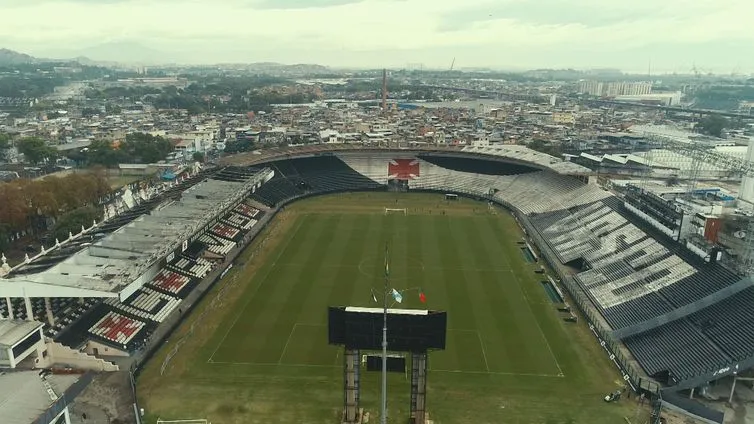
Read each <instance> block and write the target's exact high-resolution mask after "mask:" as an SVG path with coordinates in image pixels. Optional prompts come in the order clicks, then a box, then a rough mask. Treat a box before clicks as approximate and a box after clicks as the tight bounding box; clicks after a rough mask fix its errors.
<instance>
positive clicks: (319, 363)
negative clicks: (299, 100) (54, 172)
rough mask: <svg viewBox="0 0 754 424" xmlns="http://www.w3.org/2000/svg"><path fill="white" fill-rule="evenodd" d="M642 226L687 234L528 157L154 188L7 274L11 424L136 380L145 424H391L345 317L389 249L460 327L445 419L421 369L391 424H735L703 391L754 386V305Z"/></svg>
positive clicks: (221, 173) (462, 154)
mask: <svg viewBox="0 0 754 424" xmlns="http://www.w3.org/2000/svg"><path fill="white" fill-rule="evenodd" d="M641 214H644V215H648V214H651V215H652V216H658V215H662V216H664V217H665V218H664V219H663V221H662V223H663V224H665V225H666V226H667V225H672V224H673V222H674V211H672V210H669V211H665V210H663V209H662V205H657V204H653V203H651V198H650V197H647V196H644V195H643V194H641V193H639V194H636V196H635V198H632V197H631V196H628V195H627V196H622V197H617V196H616V195H614V194H612V193H611V192H608V191H606V190H603V189H602V188H600V187H599V186H597V185H596V184H595V183H594V176H593V175H591V172H590V171H589V170H588V169H587V168H584V167H582V166H579V165H577V164H574V163H570V162H566V161H562V160H560V159H557V158H554V157H551V156H549V155H545V154H543V153H538V152H535V151H533V150H529V149H527V148H525V147H522V146H499V147H471V146H441V147H439V146H421V145H412V146H403V147H392V148H390V147H365V146H353V145H346V144H333V145H322V144H320V145H311V146H293V147H284V148H282V147H281V148H275V149H269V150H264V151H260V152H255V153H250V154H241V155H237V156H233V157H229V158H227V159H226V160H225V163H223V164H222V165H221V166H218V167H214V168H208V169H189V170H185V171H184V172H182V173H178V174H177V179H176V181H175V182H173V183H170V184H168V185H166V186H164V187H157V188H155V187H151V188H145V187H137V186H134V187H130V188H129V189H127V190H125V191H124V192H122V193H121V194H120V196H119V197H117V198H114V199H112V201H110V202H109V203H108V205H107V206H106V214H105V216H106V218H107V219H106V220H105V221H103V222H101V223H93V225H92V227H91V228H89V229H86V228H82V230H81V232H80V233H79V234H75V235H74V234H71V235H70V236H69V238H68V240H65V241H58V242H57V243H56V245H55V246H53V247H51V248H49V249H46V250H43V251H42V252H40V253H39V254H38V255H35V256H33V257H27V258H26V260H25V261H24V263H22V264H20V265H18V266H16V267H14V268H10V267H9V266H7V264H4V265H3V266H4V268H3V271H2V274H3V275H4V277H3V278H2V279H0V297H4V298H5V299H6V301H5V302H0V313H2V316H3V317H5V318H6V319H4V320H2V321H0V324H1V325H2V326H1V327H0V344H2V347H3V354H2V356H0V361H1V362H2V366H3V367H6V368H9V369H13V370H15V371H16V372H14V373H12V374H13V378H14V380H13V381H12V382H11V381H9V380H8V379H7V378H6V379H5V380H3V379H0V391H3V392H5V393H6V395H5V398H6V399H13V402H15V403H13V406H10V405H11V404H10V403H8V402H6V403H5V404H4V406H3V405H0V414H2V416H5V417H14V420H15V421H8V422H11V423H13V424H15V422H19V423H20V422H30V421H31V422H35V423H41V424H47V423H53V422H55V423H58V422H69V415H70V412H69V405H70V404H71V403H72V402H75V398H76V395H77V394H79V393H81V391H83V390H85V388H86V385H87V384H89V383H90V382H91V381H92V380H93V379H94V378H95V377H94V373H103V372H123V371H128V372H129V373H130V375H131V376H132V379H131V382H132V390H133V392H134V399H133V402H134V405H133V409H134V410H135V411H138V413H137V414H135V415H137V417H136V419H137V420H138V422H145V423H150V424H151V423H154V422H158V420H160V422H167V421H163V420H179V419H192V420H197V421H196V422H210V421H211V422H215V423H217V422H239V423H240V422H339V421H341V420H343V419H344V415H343V410H344V405H348V404H349V402H350V405H352V406H353V405H356V406H357V409H358V410H359V415H360V417H361V418H360V419H361V420H363V421H364V422H365V421H366V418H365V417H368V416H369V415H371V417H372V419H374V418H375V416H376V415H377V414H378V412H379V408H378V403H379V394H378V386H379V383H378V376H377V375H376V374H379V373H372V372H370V370H369V369H368V367H367V365H366V364H364V365H360V364H359V363H358V362H357V363H356V364H357V365H356V368H359V369H360V371H359V372H358V373H357V374H356V375H358V376H359V378H361V379H362V381H361V392H360V394H359V396H357V400H356V401H355V403H354V401H353V400H350V401H349V397H348V387H345V389H344V381H345V380H347V379H348V378H349V376H348V374H347V372H344V369H346V368H348V367H347V366H346V367H344V361H348V359H347V353H348V352H347V349H346V350H343V349H341V348H340V347H338V346H334V345H331V344H329V343H328V328H327V325H328V321H327V308H328V307H332V306H344V307H345V306H355V307H370V306H375V305H374V303H373V302H372V301H373V299H372V295H373V288H374V287H378V286H379V284H381V281H382V280H381V279H382V268H383V267H385V265H384V263H385V257H384V255H383V250H384V249H385V246H386V245H388V246H390V254H389V257H390V267H391V272H390V278H391V284H394V285H395V286H397V287H398V288H399V289H401V290H403V292H404V298H405V299H404V301H403V303H402V305H401V307H402V308H407V309H413V310H426V309H429V310H430V312H431V311H435V310H437V311H446V312H447V320H448V321H447V329H446V331H445V335H444V336H445V340H446V346H445V349H438V350H436V351H432V350H430V352H429V353H428V354H427V361H428V366H427V376H426V379H425V380H424V383H423V384H426V387H425V388H426V393H425V394H426V411H422V414H421V416H418V417H417V416H416V415H414V414H413V413H414V412H415V411H414V406H415V405H414V404H413V403H412V402H410V401H409V398H410V396H409V392H411V394H412V395H413V394H415V391H416V390H419V389H416V388H415V387H414V385H413V383H409V380H412V381H413V379H414V376H409V375H408V371H407V370H406V368H405V366H404V367H403V368H402V369H401V372H393V373H390V376H389V387H390V394H389V399H388V403H389V408H390V409H389V411H390V412H389V418H390V421H391V422H398V421H402V420H408V419H409V418H410V419H412V420H413V422H422V423H423V422H429V421H430V420H432V421H436V422H439V423H442V422H527V423H528V422H553V423H555V422H625V421H624V418H626V417H631V418H633V417H635V416H636V417H638V416H639V411H638V410H637V405H640V406H641V409H642V410H643V412H642V413H644V412H646V414H647V417H646V418H642V419H641V420H638V419H637V420H636V421H633V422H650V419H652V421H651V422H659V414H660V412H659V411H660V410H672V411H676V412H678V413H681V414H684V415H687V416H690V417H693V418H696V419H699V420H701V422H723V414H722V413H721V412H719V411H717V410H716V409H714V408H712V407H710V406H708V405H707V404H704V403H700V402H697V401H696V400H694V396H695V393H694V392H695V391H699V392H702V393H703V392H705V391H706V390H707V389H708V388H709V387H710V385H714V384H715V382H717V381H720V380H722V379H731V378H733V382H734V384H733V387H732V388H731V396H732V391H733V390H735V381H736V379H737V378H740V379H742V380H744V381H745V379H746V378H748V377H746V375H747V371H748V370H749V369H750V368H751V367H752V363H753V360H754V339H753V338H752V332H751V331H750V330H749V329H748V328H747V327H748V325H749V323H750V322H751V320H752V317H753V316H754V315H752V314H753V312H752V305H754V289H752V288H751V284H750V280H749V279H748V278H745V277H742V276H741V275H739V274H737V273H735V272H733V271H731V270H729V269H728V268H726V267H724V266H723V265H721V264H719V263H717V262H716V261H715V260H710V258H709V256H708V257H707V259H705V258H703V257H700V255H699V254H698V253H695V252H694V251H693V249H692V248H691V247H689V246H685V245H682V244H679V243H675V242H673V240H672V239H671V238H669V237H668V236H667V234H666V233H665V232H663V231H662V230H661V229H659V228H660V226H658V225H650V224H647V219H642V218H641V217H642V215H641ZM668 223H669V224H668ZM419 293H421V294H422V296H424V295H426V299H424V300H425V301H424V302H422V301H421V300H420V297H419ZM367 356H368V355H367ZM361 368H363V369H361ZM35 369H36V370H38V369H50V370H52V371H51V372H50V373H45V374H40V373H38V372H36V371H32V370H35ZM412 369H413V368H412ZM61 370H67V371H66V372H62V371H61ZM73 371H81V372H84V371H85V373H75V372H73ZM351 377H353V376H351ZM40 380H41V382H42V383H41V384H39V382H40ZM51 385H52V386H51ZM38 386H39V387H43V389H42V390H41V391H40V390H38ZM346 386H347V385H346ZM409 386H411V387H409ZM18 387H23V390H18V389H17V388H18ZM48 387H53V388H51V389H50V390H49V391H48V390H47V388H48ZM55 388H58V389H57V390H56V389H55ZM302 389H304V390H302ZM616 391H617V392H619V393H621V394H623V395H624V396H627V397H629V398H632V397H635V398H638V399H642V401H643V400H646V402H641V403H637V402H631V403H627V402H623V403H621V402H604V401H603V398H604V397H605V395H606V394H613V393H615V392H616ZM10 393H12V395H11V394H10ZM53 395H54V396H53ZM543 399H547V402H544V401H543ZM18 405H23V407H19V406H18ZM424 412H426V415H425V414H424ZM203 420H206V421H203ZM4 422H6V421H4Z"/></svg>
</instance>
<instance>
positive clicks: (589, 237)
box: [530, 198, 754, 387]
mask: <svg viewBox="0 0 754 424" xmlns="http://www.w3.org/2000/svg"><path fill="white" fill-rule="evenodd" d="M530 220H531V222H532V223H533V224H534V226H535V227H536V228H537V229H538V231H539V232H540V234H542V236H543V239H544V240H546V242H547V243H548V245H549V247H550V248H551V249H552V250H553V251H554V252H555V253H556V255H557V256H558V259H559V260H560V262H561V263H563V264H567V263H569V262H572V261H574V260H575V259H580V260H583V265H582V268H584V269H583V270H582V271H581V272H578V273H577V274H576V275H575V280H576V281H577V282H578V283H579V284H580V285H581V287H582V289H583V290H584V292H585V293H586V294H587V295H588V296H589V297H590V298H591V299H592V302H593V304H594V306H595V308H596V309H597V310H598V311H599V312H600V313H601V314H602V315H603V317H604V318H605V320H606V321H607V322H608V324H609V325H610V326H611V328H612V329H613V330H618V332H617V333H618V334H619V333H620V331H619V330H621V329H625V328H628V327H632V326H633V327H636V326H637V325H638V324H639V323H646V322H648V321H652V320H653V319H655V318H658V317H663V319H662V320H658V322H657V323H656V324H664V325H652V326H648V327H647V328H645V329H644V331H641V332H638V333H635V332H633V331H632V333H634V334H631V335H630V336H629V337H626V338H625V339H624V343H625V345H626V346H627V347H628V349H629V350H630V351H631V353H632V354H633V355H634V356H635V357H636V359H637V360H638V362H639V364H640V365H641V366H642V367H643V368H644V370H645V372H646V373H647V374H648V375H650V376H653V377H655V378H657V379H658V380H660V381H662V382H663V383H665V384H668V385H671V386H674V385H675V386H677V385H680V384H682V383H687V384H695V383H694V381H697V380H698V379H700V378H701V379H702V380H703V379H704V378H705V376H707V377H706V378H709V379H711V374H712V373H714V372H715V371H718V370H720V369H724V368H726V367H727V366H728V365H731V364H734V363H735V362H737V361H741V360H744V359H746V358H747V356H746V354H743V353H742V352H746V351H747V350H746V349H747V348H744V347H741V346H748V355H749V357H750V356H751V353H752V352H754V346H752V345H751V344H750V343H749V344H748V345H747V343H742V344H737V343H735V342H731V341H733V340H737V339H742V341H744V342H746V340H747V337H746V336H744V335H742V334H740V331H737V330H736V328H735V327H734V326H730V325H727V326H726V325H725V322H726V320H725V319H723V318H721V316H720V314H721V312H719V311H724V310H725V309H720V308H721V307H722V306H723V305H726V306H729V307H730V308H735V307H736V306H737V305H739V304H740V303H738V302H743V303H744V304H745V302H746V301H747V300H753V299H751V298H750V297H749V296H750V294H749V293H750V292H752V290H751V289H746V290H744V291H743V292H742V293H741V294H740V295H738V296H736V297H735V298H725V297H720V298H718V299H716V300H717V301H719V303H717V304H712V305H709V304H707V305H703V306H705V307H703V308H702V309H701V310H699V311H698V312H695V313H693V312H694V311H693V310H691V312H692V313H691V314H690V315H688V316H685V317H684V316H680V317H679V318H678V319H672V320H670V321H671V322H667V321H668V320H667V319H665V317H667V316H668V315H669V314H673V313H674V312H677V311H678V310H680V309H682V308H684V307H687V306H688V305H693V304H694V303H695V302H699V301H700V300H702V299H710V296H711V295H714V294H715V293H716V292H718V291H721V290H723V289H725V288H727V287H729V286H731V285H733V284H735V283H736V282H738V281H739V280H740V277H738V276H737V275H736V274H735V273H733V272H732V271H729V270H727V269H726V268H724V267H722V266H719V265H715V264H708V263H705V262H703V261H702V260H700V259H699V257H698V256H695V255H693V254H692V253H691V252H690V251H688V250H686V249H685V248H683V247H682V246H681V245H678V244H674V243H672V241H669V240H668V239H667V238H665V237H664V236H662V235H661V234H660V233H659V231H658V229H657V228H653V227H652V226H650V225H647V224H646V223H645V222H644V221H642V220H639V219H636V217H635V216H633V215H632V214H631V213H629V212H628V211H626V210H625V209H623V208H622V202H621V201H620V200H619V199H617V198H606V199H603V201H600V202H594V203H590V204H587V205H584V206H580V207H579V206H577V207H572V208H570V209H565V210H559V211H553V212H552V213H544V214H541V215H535V216H531V217H530ZM734 299H735V300H734ZM744 316H745V315H742V318H743V317H744ZM705 317H708V318H705ZM661 321H665V322H667V323H663V322H661ZM718 322H719V323H721V324H719V325H711V323H718ZM734 346H735V347H734ZM692 387H693V386H692Z"/></svg>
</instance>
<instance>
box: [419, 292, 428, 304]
mask: <svg viewBox="0 0 754 424" xmlns="http://www.w3.org/2000/svg"><path fill="white" fill-rule="evenodd" d="M419 301H420V302H421V303H427V296H425V295H424V292H419Z"/></svg>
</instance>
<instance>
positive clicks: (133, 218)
mask: <svg viewBox="0 0 754 424" xmlns="http://www.w3.org/2000/svg"><path fill="white" fill-rule="evenodd" d="M592 179H593V177H592V176H591V173H590V171H589V170H588V169H587V168H584V167H582V166H580V165H577V164H574V163H570V162H566V161H562V160H560V159H557V158H554V157H552V156H549V155H545V154H542V153H538V152H535V151H532V150H530V149H527V148H525V147H522V146H499V147H471V146H436V145H424V146H411V147H408V148H400V149H398V148H374V147H365V146H351V145H344V144H332V145H308V146H293V147H286V148H276V149H270V150H266V151H263V152H258V153H255V154H242V155H237V156H234V157H231V158H229V159H228V161H227V162H226V163H225V164H224V165H223V166H222V167H219V168H218V169H214V170H205V171H202V172H201V173H198V174H195V175H193V176H185V181H190V184H184V185H183V186H175V187H174V188H173V191H171V192H170V193H169V194H167V195H165V194H163V195H161V197H159V199H158V200H155V199H154V198H152V197H149V198H147V196H137V198H138V199H139V200H138V201H137V202H136V203H134V206H133V208H130V209H129V210H139V211H140V212H139V213H133V212H132V213H130V215H129V213H128V212H124V213H117V214H113V213H109V214H108V216H109V219H108V220H107V221H105V222H103V223H100V224H98V225H97V226H95V227H94V228H92V229H89V230H82V232H81V234H78V235H72V236H71V239H70V240H68V241H67V244H66V246H63V247H57V248H54V249H51V250H50V251H46V252H44V253H43V254H40V255H38V256H36V257H34V258H29V259H28V260H27V261H25V262H24V263H23V264H21V265H19V266H17V267H15V268H13V269H11V270H9V272H8V271H6V272H7V275H6V276H5V277H4V278H3V279H0V298H5V301H4V302H0V313H2V314H3V316H4V317H6V320H5V322H6V323H8V324H7V325H9V326H12V327H18V328H27V329H28V330H29V331H28V333H26V332H25V330H24V331H21V330H18V331H17V332H16V334H21V333H24V334H23V335H18V336H17V337H16V338H17V339H18V340H13V341H12V342H11V343H10V352H11V354H13V352H14V344H19V343H21V342H23V341H24V340H25V339H26V337H33V336H32V333H34V332H35V331H36V333H37V334H40V338H39V340H37V339H34V340H35V341H34V343H32V344H28V343H25V344H24V346H31V347H28V348H27V349H25V350H24V351H23V352H20V351H19V352H18V353H19V356H18V361H17V362H16V363H20V364H22V365H24V364H25V365H26V366H31V367H36V368H42V367H49V366H52V365H54V364H55V363H58V362H59V361H56V358H55V356H54V355H51V353H53V352H55V351H56V350H55V349H57V350H59V351H61V355H63V353H62V352H63V351H65V349H67V351H65V353H66V355H67V356H65V355H64V356H65V358H66V360H67V361H73V359H70V360H68V359H67V358H69V357H71V358H73V357H74V356H75V355H76V354H79V355H81V356H80V357H78V359H80V361H78V362H76V363H77V364H78V365H79V366H81V367H87V368H88V369H93V368H94V369H97V367H99V369H98V370H103V369H107V366H106V365H104V364H103V363H102V360H101V359H98V357H101V356H103V355H106V356H111V355H120V356H124V357H128V356H135V355H137V354H142V355H143V352H142V350H143V348H144V346H145V344H146V343H147V341H148V340H149V339H150V336H151V335H152V334H153V333H154V332H155V331H156V330H157V329H159V328H160V325H161V323H163V322H164V321H166V319H167V318H168V317H171V316H175V315H176V314H180V313H181V305H182V303H183V302H184V300H185V299H186V298H187V297H189V296H191V294H192V292H193V291H194V290H195V288H196V287H197V286H198V285H200V284H203V282H205V281H206V280H208V279H211V280H213V281H216V280H217V279H218V276H219V275H222V273H223V272H224V271H225V270H226V269H227V267H228V266H232V259H233V258H234V257H235V254H236V253H237V252H238V251H240V250H241V249H242V248H243V247H244V246H245V245H246V244H247V243H248V242H249V241H250V240H251V239H252V238H253V237H254V236H255V235H256V234H257V233H258V232H259V231H260V230H261V228H263V227H264V225H266V223H267V222H269V221H270V220H271V219H272V218H273V217H274V215H275V213H276V212H277V210H279V209H280V208H281V207H283V206H285V205H286V204H287V203H289V202H291V201H294V200H296V199H300V198H304V197H308V196H313V195H319V194H325V193H336V192H347V191H365V190H382V191H384V190H391V191H430V192H438V193H453V194H459V195H464V196H469V197H472V198H476V199H479V200H484V201H488V202H492V203H496V204H500V205H503V206H505V207H506V208H508V209H510V210H511V211H512V213H514V214H515V216H516V217H517V219H518V221H519V223H520V224H521V226H522V227H523V228H524V230H525V232H526V234H527V237H528V239H529V240H530V241H531V242H533V244H534V245H536V246H537V248H538V250H539V252H538V253H539V256H540V257H541V258H543V259H544V260H545V261H546V262H547V263H548V264H549V267H550V269H551V270H552V271H553V273H554V274H556V280H557V283H558V284H560V285H561V286H562V287H564V288H565V289H566V290H567V291H568V293H569V294H570V298H571V299H572V300H573V302H574V303H575V304H576V305H575V306H577V307H578V308H579V309H580V310H581V312H582V313H583V315H584V316H585V317H586V318H587V319H588V320H589V324H590V328H591V329H592V331H593V332H594V334H595V336H596V337H597V338H598V339H599V341H600V342H601V343H600V344H601V345H602V346H603V347H604V348H605V350H606V354H607V355H609V356H610V358H611V359H612V360H613V361H614V362H615V364H616V366H617V367H618V368H619V369H620V370H621V372H622V373H623V376H624V379H625V380H626V382H627V383H628V384H629V385H630V386H631V387H632V388H633V389H634V390H635V391H637V392H642V393H645V394H650V395H658V397H659V394H661V396H662V398H663V399H664V400H665V401H666V402H668V401H673V400H675V401H676V404H680V406H679V407H680V408H682V409H685V410H687V411H689V410H692V413H693V414H695V415H698V416H702V417H705V418H707V419H709V420H710V421H718V420H721V419H722V415H721V414H719V413H715V412H714V411H711V410H708V409H705V408H702V407H700V406H698V405H697V406H695V405H688V404H684V403H683V402H682V401H681V399H680V398H679V397H678V396H677V395H676V393H677V392H678V391H680V390H684V389H693V388H697V387H705V386H706V385H707V384H709V382H711V381H714V380H717V379H720V378H722V377H725V376H729V375H738V374H739V373H742V372H744V371H745V370H747V369H749V368H751V367H752V365H754V336H752V333H751V331H749V330H748V329H747V324H748V323H749V322H750V321H751V320H752V317H754V315H753V314H754V312H752V310H753V308H752V306H754V288H752V285H751V281H750V280H749V279H748V278H745V277H742V276H740V275H738V274H737V273H735V272H733V271H731V270H729V269H728V268H726V267H724V266H723V265H721V264H720V263H718V262H717V261H716V260H714V257H715V255H714V254H710V255H707V256H705V255H700V253H699V252H698V251H695V250H694V249H693V248H692V247H690V246H688V245H687V244H680V243H677V238H674V236H675V235H676V230H678V231H680V230H679V228H678V227H680V226H681V225H682V221H683V219H684V218H683V216H678V215H677V214H676V213H675V212H674V211H671V210H664V209H662V208H660V207H659V206H657V205H655V204H653V203H652V199H651V198H650V197H647V196H644V195H643V194H642V193H639V192H632V196H633V197H630V196H629V197H626V198H618V197H616V196H615V195H613V194H612V193H610V192H608V191H606V190H603V189H602V188H600V187H598V186H597V185H596V184H594V182H593V181H592ZM146 204H149V205H150V206H149V208H147V209H143V208H142V209H139V205H146ZM640 213H643V214H645V215H647V216H650V215H651V216H652V217H654V218H653V220H654V221H652V220H647V219H645V218H642V217H639V215H640ZM124 216H129V218H128V219H126V220H125V221H124V218H123V217H124ZM92 234H99V235H101V237H100V238H95V239H92V238H91V237H89V236H91V235H92ZM83 240H88V241H86V242H82V241H83ZM697 250H698V249H697ZM710 258H711V259H710ZM29 322H33V323H35V324H34V325H31V324H29ZM23 326H26V327H23ZM32 327H34V328H33V329H32ZM154 345H156V346H159V343H154ZM0 347H1V346H0ZM13 360H14V361H15V360H16V359H13ZM97 361H100V362H97ZM66 363H70V362H66ZM637 364H638V366H637ZM0 383H1V382H0Z"/></svg>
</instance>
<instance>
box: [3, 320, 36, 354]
mask: <svg viewBox="0 0 754 424" xmlns="http://www.w3.org/2000/svg"><path fill="white" fill-rule="evenodd" d="M41 326H42V323H41V322H37V321H22V320H8V319H0V347H6V348H7V347H11V346H13V345H14V344H16V343H18V342H19V341H21V340H22V339H23V338H24V337H26V336H27V335H28V334H29V333H31V332H32V331H34V330H36V329H38V328H39V327H41Z"/></svg>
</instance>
